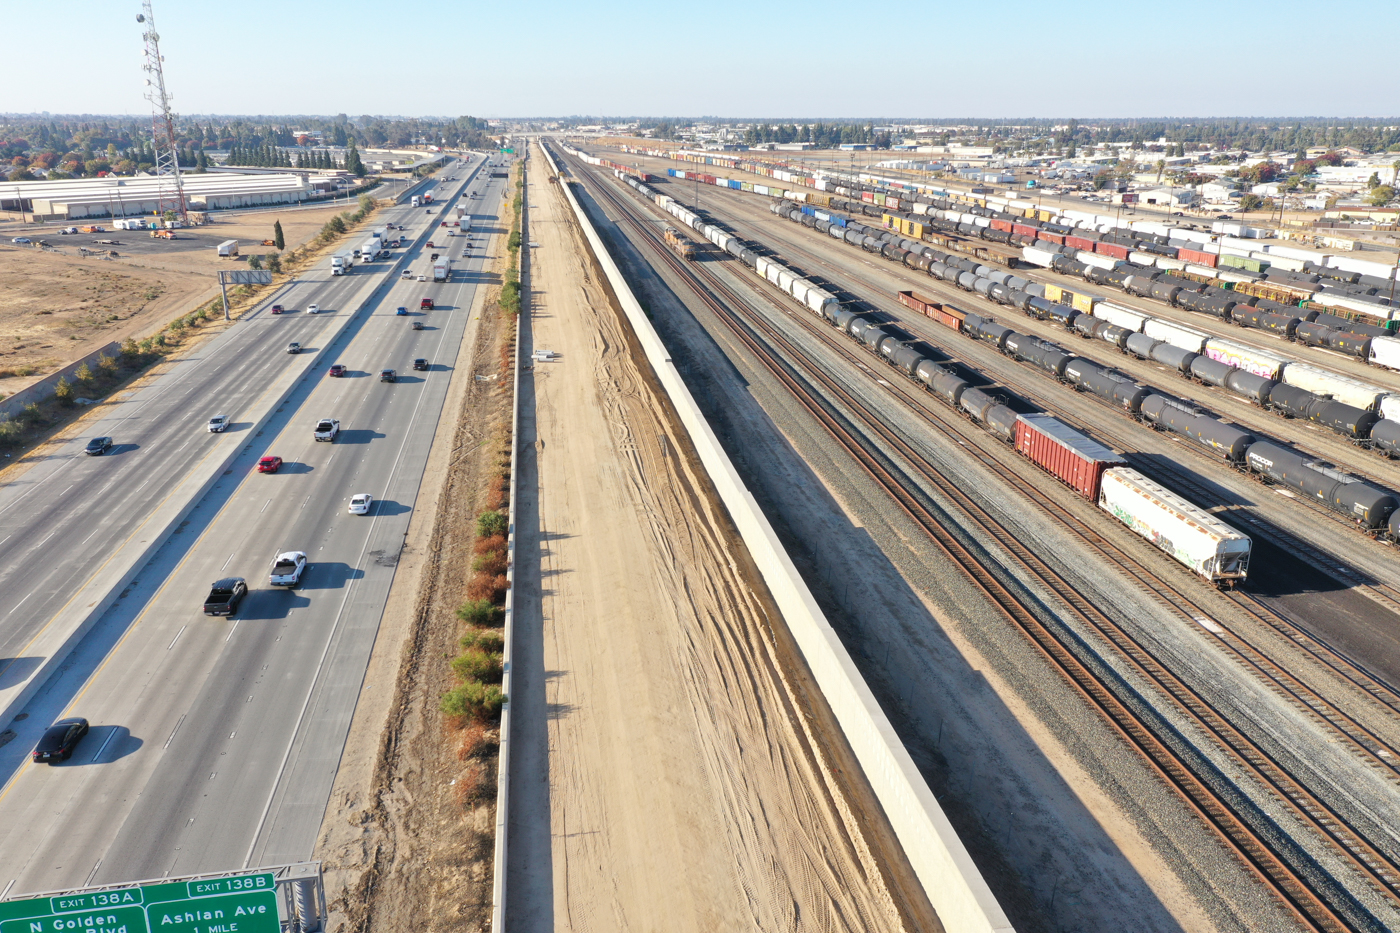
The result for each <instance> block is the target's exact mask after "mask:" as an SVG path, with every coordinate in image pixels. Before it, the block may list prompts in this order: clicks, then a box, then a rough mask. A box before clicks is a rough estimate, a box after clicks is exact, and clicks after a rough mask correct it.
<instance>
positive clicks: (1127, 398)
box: [623, 178, 1400, 582]
mask: <svg viewBox="0 0 1400 933" xmlns="http://www.w3.org/2000/svg"><path fill="white" fill-rule="evenodd" d="M623 180H624V181H625V182H626V183H627V184H628V185H630V186H631V187H632V188H634V189H636V190H637V191H638V192H639V193H640V194H641V195H642V196H643V197H645V198H647V199H648V200H650V201H653V202H654V203H656V204H657V205H658V206H659V207H660V208H661V209H662V210H665V211H666V212H667V213H669V214H670V215H671V216H673V217H675V218H676V219H677V220H679V221H681V222H682V223H684V224H685V225H686V226H688V227H690V228H692V229H694V230H696V231H697V232H699V233H700V234H701V235H702V236H704V237H705V238H706V239H707V240H709V241H710V242H711V243H713V244H714V245H715V246H716V247H718V248H719V249H720V250H722V251H724V252H726V253H728V254H730V255H731V256H734V257H735V258H736V259H739V260H740V261H741V262H743V263H744V264H745V265H747V266H748V267H749V268H750V269H752V270H753V271H754V272H755V273H756V274H757V275H758V276H759V277H760V278H763V279H765V280H767V281H768V282H770V283H771V284H772V285H774V286H775V287H777V288H778V289H779V290H780V291H782V292H783V293H784V294H786V295H788V296H789V297H791V298H792V299H794V300H795V301H797V302H798V303H799V304H801V305H802V306H803V307H805V308H807V309H808V310H809V311H811V312H812V313H813V314H814V315H815V316H816V317H819V318H821V319H822V320H825V321H826V322H827V323H829V324H831V325H832V326H833V327H835V328H837V329H839V330H841V331H843V332H844V333H846V334H847V335H849V336H850V337H851V338H852V339H854V340H855V341H856V342H857V343H858V344H860V345H861V346H863V347H865V348H866V349H867V350H869V351H870V352H871V353H873V354H874V355H876V356H879V357H880V358H881V359H883V360H885V361H886V362H887V363H888V364H890V365H891V366H893V367H895V368H897V369H899V370H900V371H901V372H903V373H904V374H905V375H906V376H907V377H909V378H910V379H912V380H914V381H917V382H920V383H922V384H923V385H925V386H926V387H927V388H928V389H929V391H930V392H931V393H932V394H934V395H936V396H938V397H939V398H941V399H943V400H944V401H946V402H947V403H948V404H950V405H951V406H953V407H954V408H957V409H960V410H962V411H963V412H965V413H967V414H968V415H969V417H971V418H972V420H974V421H975V422H978V423H980V424H982V425H983V426H984V427H985V428H987V429H988V430H989V431H990V432H991V433H993V434H994V435H996V436H998V437H1000V438H1002V439H1003V440H1005V441H1007V442H1008V443H1014V442H1015V436H1016V425H1017V423H1018V421H1017V419H1018V418H1019V417H1020V416H1019V414H1018V413H1017V412H1015V411H1014V410H1013V409H1011V408H1010V407H1008V406H1007V405H1005V404H1003V403H1002V402H1001V401H1000V400H999V399H998V398H997V397H996V395H994V394H993V393H992V392H990V391H987V390H986V389H983V388H978V387H974V386H972V385H970V384H969V383H968V382H967V381H966V380H964V379H962V378H960V377H959V376H958V375H957V374H956V372H954V371H953V370H952V369H949V368H947V367H946V365H940V363H939V362H938V361H936V360H934V359H932V358H930V357H927V356H925V355H924V354H922V353H920V352H919V351H918V350H917V349H916V348H915V347H914V346H911V345H910V341H909V340H908V337H907V335H904V334H897V333H891V332H890V330H887V329H886V326H882V325H881V324H879V323H877V322H875V321H873V320H872V319H871V318H870V316H869V313H868V312H863V311H857V310H853V309H850V308H844V307H842V302H841V301H840V299H839V298H838V297H837V296H836V294H835V293H834V292H833V291H831V290H830V289H829V288H826V287H824V286H822V285H820V284H818V283H815V282H812V281H810V280H809V279H807V278H806V277H804V276H802V275H800V274H798V273H797V272H794V271H793V270H791V269H788V268H787V267H786V266H785V265H784V264H783V263H781V262H780V261H778V260H776V259H774V258H771V257H767V256H763V255H760V253H759V252H758V251H757V250H755V249H754V248H753V246H752V245H751V244H749V243H747V242H746V241H744V240H743V239H741V238H740V237H738V236H736V235H735V234H733V233H732V232H731V231H729V230H727V229H726V228H724V227H723V226H722V225H720V224H717V223H715V222H714V221H712V220H710V219H709V218H706V217H704V216H702V215H700V214H699V213H697V212H695V211H692V210H689V209H687V208H685V207H683V206H682V205H681V204H680V203H679V202H677V201H676V200H675V199H674V198H671V197H669V196H667V195H664V194H660V193H658V192H656V191H654V190H652V189H651V188H649V187H648V186H646V185H644V184H641V183H640V182H638V181H636V180H635V179H631V178H624V179H623ZM774 212H775V213H778V210H777V209H776V206H775V210H774ZM789 219H791V218H789ZM814 222H816V223H825V224H826V227H825V228H824V232H827V233H829V234H831V235H832V236H834V237H837V238H845V237H846V235H847V234H848V233H852V232H857V231H852V230H850V229H849V228H850V227H851V226H852V225H851V224H850V222H849V221H848V222H847V224H846V226H845V227H842V226H840V225H835V224H831V223H830V221H829V220H825V221H814ZM861 236H863V237H864V239H862V240H861V241H860V245H861V246H863V247H864V248H865V249H868V250H870V249H871V245H870V243H869V240H871V239H878V238H876V237H874V236H873V232H872V233H871V234H861ZM909 242H911V243H912V241H909ZM885 245H886V246H891V245H892V244H891V243H889V242H886V243H885ZM913 246H914V247H916V248H917V249H918V252H917V258H914V259H913V260H912V261H911V257H915V255H916V254H915V251H914V250H913V249H909V248H906V247H904V246H903V245H902V244H901V245H899V246H895V247H894V248H896V249H900V250H901V251H902V252H903V253H904V254H905V255H903V256H900V257H899V261H901V262H904V263H906V264H908V265H910V266H911V267H914V268H918V267H919V266H918V263H919V261H923V262H924V264H925V265H924V271H928V272H930V273H931V274H936V275H938V277H940V278H945V279H946V278H948V276H949V275H950V274H951V273H950V271H949V270H947V269H946V268H945V270H943V272H942V273H941V274H940V273H935V272H934V269H933V266H934V265H935V264H939V265H944V264H943V263H940V262H938V261H937V260H936V259H935V258H934V257H935V256H936V255H937V252H938V251H936V250H932V249H931V248H929V247H926V246H924V245H923V244H913ZM871 251H875V252H884V248H883V247H881V248H877V249H873V250H871ZM886 255H889V254H888V253H886ZM891 258H893V257H891ZM944 258H947V259H952V258H954V257H950V256H947V254H944ZM961 261H963V262H968V261H970V260H961ZM987 271H990V272H994V270H990V269H988V270H987ZM996 274H999V273H996ZM1010 278H1015V277H1014V276H1008V279H1010ZM978 279H982V277H981V276H976V275H974V276H972V281H970V282H969V281H967V279H966V277H963V281H962V282H960V284H963V286H964V287H966V288H969V290H975V291H977V292H979V293H981V294H984V295H987V296H988V297H992V298H994V299H995V300H1002V298H1000V297H998V296H997V295H994V294H993V293H992V286H993V285H996V284H999V285H1000V287H1001V288H1002V289H1003V290H1004V291H1005V292H1006V293H1008V294H1009V292H1010V291H1014V290H1016V289H1012V288H1008V281H1007V280H1003V281H1002V282H1001V283H993V282H990V281H988V280H985V279H983V281H986V284H985V285H982V284H980V283H979V282H978V281H977V280H978ZM953 280H955V281H956V280H957V279H953ZM1021 281H1022V282H1024V281H1025V280H1021ZM1009 284H1013V285H1014V284H1015V283H1009ZM1023 293H1024V292H1023ZM1003 297H1004V296H1003ZM1031 297H1034V296H1030V295H1028V294H1027V298H1028V299H1029V298H1031ZM1040 301H1041V302H1043V303H1044V305H1049V304H1051V303H1050V302H1046V301H1045V300H1044V299H1040ZM1008 303H1009V302H1008ZM925 304H927V305H935V304H937V303H936V302H927V301H925ZM1026 304H1027V305H1029V304H1030V302H1029V301H1027V302H1026ZM1062 307H1063V306H1062ZM939 308H940V310H946V311H947V314H946V317H945V318H942V322H943V323H945V324H946V325H948V326H950V327H952V328H955V329H956V330H957V332H959V333H962V334H964V335H965V336H968V337H971V338H973V339H978V340H984V341H987V342H990V343H992V344H993V345H995V346H997V347H998V349H1000V350H1001V351H1002V352H1005V353H1007V354H1008V355H1009V356H1012V357H1013V358H1015V359H1018V360H1021V361H1023V362H1026V363H1029V364H1031V365H1032V366H1034V367H1036V368H1039V369H1041V370H1043V371H1045V372H1047V373H1048V374H1049V375H1051V376H1052V377H1055V378H1061V379H1064V381H1066V382H1068V383H1069V384H1071V385H1073V386H1075V388H1077V389H1081V390H1083V391H1087V392H1090V393H1091V394H1094V395H1096V396H1097V397H1099V398H1101V399H1103V400H1105V401H1107V402H1109V403H1110V404H1112V405H1114V406H1115V407H1119V408H1122V409H1124V410H1125V411H1127V412H1128V413H1130V414H1132V415H1134V416H1136V417H1140V418H1142V419H1143V420H1144V421H1146V422H1147V423H1149V424H1151V425H1152V426H1153V427H1155V428H1157V429H1160V430H1165V431H1169V432H1171V433H1175V434H1179V435H1181V436H1182V437H1184V438H1186V439H1188V440H1189V441H1191V442H1193V443H1195V444H1197V445H1199V446H1201V447H1203V448H1206V449H1208V450H1211V451H1213V452H1215V454H1216V455H1217V456H1220V457H1221V458H1222V459H1223V460H1224V461H1226V462H1227V463H1229V464H1231V465H1233V466H1235V467H1237V468H1239V469H1242V470H1246V471H1248V472H1250V473H1253V474H1255V475H1258V476H1260V477H1261V478H1263V479H1264V480H1265V481H1268V482H1273V483H1278V484H1281V485H1285V486H1288V487H1289V488H1290V489H1293V490H1295V491H1297V492H1300V493H1302V494H1303V495H1304V496H1305V497H1307V498H1309V499H1312V500H1314V501H1317V502H1318V503H1320V504H1321V505H1323V506H1325V507H1326V508H1328V509H1330V510H1331V511H1333V512H1336V513H1337V514H1339V515H1341V516H1345V517H1346V518H1347V519H1348V520H1350V521H1351V522H1353V523H1354V524H1355V525H1356V526H1357V527H1358V528H1359V529H1360V530H1362V531H1363V532H1366V533H1368V534H1371V535H1374V536H1376V537H1378V538H1384V539H1386V540H1389V541H1392V542H1397V543H1400V495H1397V494H1396V493H1394V492H1391V491H1390V490H1386V489H1382V488H1380V487H1377V486H1373V485H1371V484H1369V483H1367V482H1365V481H1363V480H1360V479H1358V478H1356V477H1354V476H1350V475H1348V474H1345V473H1343V472H1341V471H1338V470H1336V469H1335V468H1334V467H1333V466H1332V465H1331V464H1328V463H1326V462H1324V461H1320V460H1317V459H1316V458H1312V457H1309V456H1307V455H1306V454H1303V453H1299V452H1297V451H1294V450H1292V448H1288V447H1285V446H1282V445H1279V444H1275V443H1273V442H1269V441H1263V440H1260V439H1258V438H1256V437H1255V436H1254V435H1253V434H1251V433H1249V432H1247V431H1244V430H1243V429H1241V428H1239V427H1237V426H1235V425H1232V424H1229V423H1228V422H1224V421H1221V420H1220V419H1218V418H1216V417H1215V416H1213V415H1211V414H1209V413H1207V412H1205V411H1203V410H1201V409H1200V408H1198V407H1197V406H1194V405H1192V404H1191V403H1189V402H1186V401H1183V400H1180V399H1176V398H1173V397H1171V396H1168V395H1165V394H1163V393H1159V392H1155V391H1154V390H1152V389H1150V388H1148V387H1146V386H1142V385H1139V384H1137V383H1134V382H1133V381H1132V379H1131V378H1129V377H1128V376H1126V375H1124V374H1122V373H1118V372H1116V371H1114V370H1112V369H1109V368H1106V367H1102V366H1100V365H1099V364H1097V363H1094V362H1093V361H1091V360H1086V359H1082V358H1080V357H1077V356H1074V355H1073V354H1072V353H1069V352H1068V351H1066V350H1064V349H1063V348H1060V347H1058V346H1056V345H1055V344H1053V343H1050V342H1048V341H1043V340H1039V339H1037V338H1034V337H1028V336H1025V335H1022V334H1017V333H1016V332H1015V331H1013V330H1011V329H1010V328H1008V327H1005V326H1003V325H1000V324H998V323H997V322H996V321H994V320H992V319H990V318H985V317H982V316H980V315H977V314H973V313H970V312H964V311H961V310H959V309H955V308H951V307H949V306H947V305H939ZM1066 310H1067V311H1074V310H1075V309H1074V308H1073V307H1069V308H1067V309H1066ZM1054 311H1055V309H1053V308H1049V309H1047V311H1046V313H1047V314H1052V313H1053V312H1054ZM924 313H926V314H927V313H928V312H924ZM929 316H930V317H934V315H932V314H930V315H929ZM935 319H938V318H935ZM1072 321H1073V317H1071V316H1068V315H1066V317H1065V319H1064V323H1072ZM895 329H896V330H897V328H895ZM1154 399H1155V401H1154ZM1261 443H1262V444H1267V445H1268V447H1267V448H1261V449H1267V450H1269V451H1273V450H1274V449H1277V450H1281V451H1285V452H1286V453H1288V454H1289V455H1290V457H1291V458H1292V459H1288V460H1287V461H1286V462H1285V463H1284V466H1283V467H1274V466H1272V464H1274V463H1275V462H1283V461H1276V460H1275V459H1273V458H1271V457H1255V458H1253V459H1251V458H1250V457H1249V451H1250V449H1251V448H1252V447H1254V446H1255V445H1257V444H1261ZM1193 508H1194V507H1193ZM1110 511H1111V510H1110ZM1197 511H1200V510H1197ZM1201 514H1202V515H1205V516H1209V513H1205V512H1201ZM1117 517H1118V518H1119V519H1120V520H1123V517H1122V516H1121V515H1119V516H1117ZM1135 530H1138V531H1139V532H1141V529H1140V528H1137V529H1135ZM1177 559H1181V558H1180V556H1177ZM1217 582H1219V581H1217Z"/></svg>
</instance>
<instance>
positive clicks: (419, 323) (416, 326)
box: [413, 321, 423, 330]
mask: <svg viewBox="0 0 1400 933" xmlns="http://www.w3.org/2000/svg"><path fill="white" fill-rule="evenodd" d="M413 329H414V330H422V329H423V322H422V321H414V322H413Z"/></svg>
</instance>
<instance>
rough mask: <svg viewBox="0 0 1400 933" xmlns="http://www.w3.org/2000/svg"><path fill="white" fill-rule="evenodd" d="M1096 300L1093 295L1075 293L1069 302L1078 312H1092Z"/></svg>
mask: <svg viewBox="0 0 1400 933" xmlns="http://www.w3.org/2000/svg"><path fill="white" fill-rule="evenodd" d="M1097 301H1098V299H1097V298H1095V297H1094V296H1093V295H1075V296H1074V301H1073V302H1071V304H1072V306H1073V308H1074V310H1076V311H1078V312H1079V313H1080V314H1093V313H1094V304H1095V303H1096V302H1097Z"/></svg>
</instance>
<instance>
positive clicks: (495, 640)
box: [462, 606, 506, 653]
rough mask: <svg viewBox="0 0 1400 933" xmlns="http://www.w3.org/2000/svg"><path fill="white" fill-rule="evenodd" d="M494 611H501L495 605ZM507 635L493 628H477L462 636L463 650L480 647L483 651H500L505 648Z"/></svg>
mask: <svg viewBox="0 0 1400 933" xmlns="http://www.w3.org/2000/svg"><path fill="white" fill-rule="evenodd" d="M491 608H492V610H493V611H494V612H500V611H501V610H499V609H496V608H495V607H494V606H492V607H491ZM505 647H506V637H505V635H503V634H501V633H500V632H498V631H496V630H495V629H493V628H475V629H472V630H471V631H470V632H467V634H465V635H463V636H462V650H463V651H470V650H471V649H472V648H479V649H481V650H482V651H488V652H497V653H500V652H502V651H504V650H505Z"/></svg>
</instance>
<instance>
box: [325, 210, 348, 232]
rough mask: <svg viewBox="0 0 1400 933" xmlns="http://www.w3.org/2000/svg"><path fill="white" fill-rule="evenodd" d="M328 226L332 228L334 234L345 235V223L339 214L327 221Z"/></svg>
mask: <svg viewBox="0 0 1400 933" xmlns="http://www.w3.org/2000/svg"><path fill="white" fill-rule="evenodd" d="M326 226H327V227H330V228H331V232H332V233H344V232H345V229H346V228H345V221H343V220H341V219H340V215H339V214H336V215H335V216H334V217H332V218H331V219H330V220H328V221H326Z"/></svg>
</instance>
